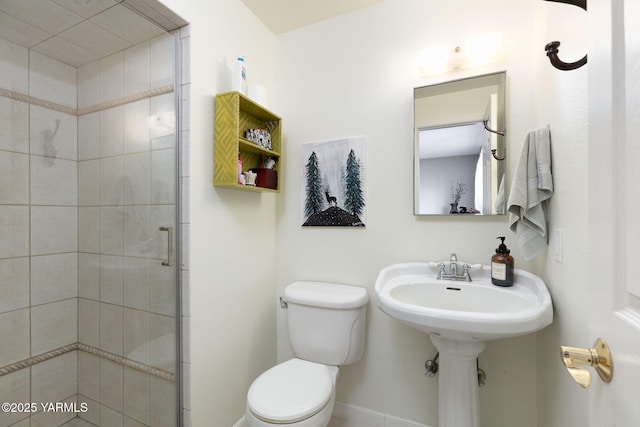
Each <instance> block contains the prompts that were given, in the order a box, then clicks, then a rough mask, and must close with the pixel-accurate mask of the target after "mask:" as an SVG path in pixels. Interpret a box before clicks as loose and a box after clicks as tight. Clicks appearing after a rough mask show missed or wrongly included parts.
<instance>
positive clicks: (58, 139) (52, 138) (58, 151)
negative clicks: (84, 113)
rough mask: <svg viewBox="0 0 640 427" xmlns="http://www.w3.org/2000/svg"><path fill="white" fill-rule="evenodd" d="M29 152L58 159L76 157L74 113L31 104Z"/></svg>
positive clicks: (76, 130) (76, 125)
mask: <svg viewBox="0 0 640 427" xmlns="http://www.w3.org/2000/svg"><path fill="white" fill-rule="evenodd" d="M30 112H31V121H30V132H31V135H30V149H31V154H35V155H39V156H46V157H53V158H59V159H67V160H76V159H77V158H78V119H77V118H76V116H75V115H71V114H65V113H61V112H59V111H55V110H49V109H47V108H43V107H39V106H37V105H31V109H30Z"/></svg>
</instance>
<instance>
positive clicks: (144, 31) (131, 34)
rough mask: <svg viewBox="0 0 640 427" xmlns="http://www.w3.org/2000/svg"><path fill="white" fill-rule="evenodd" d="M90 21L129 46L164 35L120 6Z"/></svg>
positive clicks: (161, 31)
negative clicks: (129, 44)
mask: <svg viewBox="0 0 640 427" xmlns="http://www.w3.org/2000/svg"><path fill="white" fill-rule="evenodd" d="M91 21H92V22H95V23H96V24H98V25H100V26H101V27H102V28H104V29H106V30H108V31H110V32H112V33H115V34H117V35H118V37H120V38H122V39H124V40H126V41H128V42H129V43H131V44H137V43H140V42H143V41H145V40H148V39H149V38H151V37H156V36H158V35H160V34H164V31H163V30H162V29H161V28H159V27H158V26H156V25H154V24H152V23H151V22H149V21H147V20H146V19H144V18H142V17H141V16H139V15H137V14H135V13H131V11H130V10H129V9H127V8H126V7H124V6H121V5H118V6H116V7H112V8H110V9H108V10H106V11H104V12H103V13H101V14H99V15H97V16H95V17H93V18H91Z"/></svg>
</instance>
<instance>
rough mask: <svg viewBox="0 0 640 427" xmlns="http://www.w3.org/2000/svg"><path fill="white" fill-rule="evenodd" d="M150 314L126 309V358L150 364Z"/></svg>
mask: <svg viewBox="0 0 640 427" xmlns="http://www.w3.org/2000/svg"><path fill="white" fill-rule="evenodd" d="M149 316H150V314H149V313H148V312H146V311H141V310H134V309H130V308H125V309H124V356H125V357H126V358H128V359H131V360H135V361H136V362H140V363H145V364H149V361H150V359H149V327H150V324H149V323H150V317H149Z"/></svg>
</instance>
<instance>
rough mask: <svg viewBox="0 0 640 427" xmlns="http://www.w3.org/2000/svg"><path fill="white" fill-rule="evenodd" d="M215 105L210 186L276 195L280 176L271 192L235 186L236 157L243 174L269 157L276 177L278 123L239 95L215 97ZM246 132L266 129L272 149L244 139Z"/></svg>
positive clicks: (279, 150) (279, 160) (246, 186)
mask: <svg viewBox="0 0 640 427" xmlns="http://www.w3.org/2000/svg"><path fill="white" fill-rule="evenodd" d="M215 103H216V111H215V117H214V120H215V122H214V123H215V126H214V127H215V128H214V147H213V148H214V149H213V160H214V170H213V184H214V185H215V186H219V187H227V188H236V189H239V190H246V191H271V192H274V191H275V192H278V191H280V182H281V181H282V177H281V176H279V177H278V180H277V182H278V184H277V188H275V189H272V188H264V187H254V186H250V185H241V184H238V156H240V158H242V170H243V171H247V170H249V169H253V168H260V167H262V163H263V161H264V158H265V157H271V158H273V159H275V160H276V167H275V170H276V172H277V173H278V175H280V173H281V170H280V169H281V164H280V163H281V160H282V159H281V155H280V153H281V152H282V119H281V118H280V117H279V116H277V115H276V114H274V113H272V112H271V111H269V110H267V109H266V108H264V107H262V106H261V105H259V104H257V103H255V102H254V101H252V100H251V99H249V98H247V97H246V96H244V95H242V94H241V93H239V92H227V93H221V94H219V95H216V99H215ZM247 129H268V130H269V133H270V134H271V148H272V149H271V150H268V149H266V148H262V147H260V146H259V145H258V144H256V143H254V142H252V141H249V140H248V139H246V138H245V137H244V133H245V131H246V130H247Z"/></svg>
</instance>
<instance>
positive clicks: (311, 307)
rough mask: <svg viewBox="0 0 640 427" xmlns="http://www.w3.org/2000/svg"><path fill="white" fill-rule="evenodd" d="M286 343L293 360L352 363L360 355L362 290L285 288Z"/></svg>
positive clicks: (316, 286)
mask: <svg viewBox="0 0 640 427" xmlns="http://www.w3.org/2000/svg"><path fill="white" fill-rule="evenodd" d="M284 296H285V300H286V301H287V304H288V308H287V325H288V330H289V342H290V343H291V348H292V349H293V351H294V353H295V354H296V356H297V357H299V358H301V359H305V360H309V361H311V362H317V363H323V364H326V365H336V366H340V365H348V364H350V363H355V362H357V361H358V360H360V358H361V357H362V353H363V352H364V334H365V326H366V305H367V303H368V302H369V296H368V294H367V291H366V289H364V288H361V287H357V286H348V285H339V284H336V283H325V282H295V283H292V284H290V285H289V286H287V287H286V288H285V291H284Z"/></svg>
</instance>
